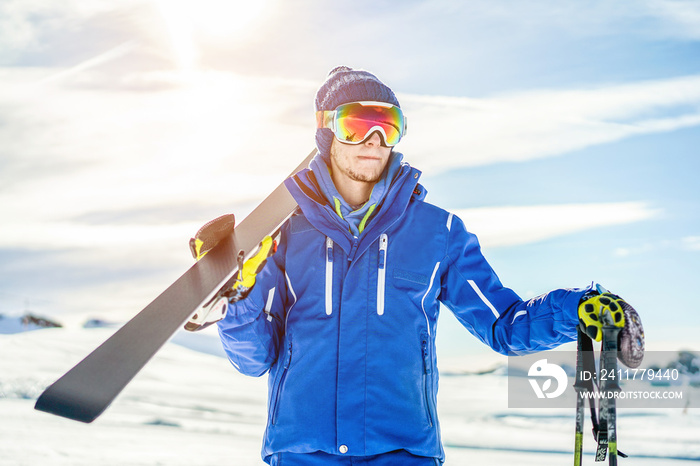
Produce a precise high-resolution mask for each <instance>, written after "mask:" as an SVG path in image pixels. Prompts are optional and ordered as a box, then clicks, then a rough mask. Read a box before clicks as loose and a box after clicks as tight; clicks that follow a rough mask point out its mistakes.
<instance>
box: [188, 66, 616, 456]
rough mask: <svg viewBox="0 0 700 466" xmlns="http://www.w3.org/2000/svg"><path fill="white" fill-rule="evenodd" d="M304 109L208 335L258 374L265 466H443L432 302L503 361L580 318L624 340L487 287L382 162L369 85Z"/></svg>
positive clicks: (453, 225) (556, 297) (388, 134)
mask: <svg viewBox="0 0 700 466" xmlns="http://www.w3.org/2000/svg"><path fill="white" fill-rule="evenodd" d="M315 104H316V110H317V113H316V116H317V123H318V125H317V126H318V129H317V131H316V145H317V147H318V151H319V152H318V154H317V156H316V157H315V158H314V160H313V161H312V162H311V164H310V168H309V169H306V170H302V171H301V172H300V173H298V174H296V175H295V176H293V177H291V178H290V179H288V180H287V181H286V186H287V188H288V189H289V191H290V192H291V194H292V195H293V197H294V198H295V199H296V201H297V203H298V204H299V209H298V211H297V213H296V214H295V215H294V216H293V217H292V218H291V219H290V220H288V221H287V223H286V224H285V225H284V227H283V229H282V233H281V239H280V241H279V247H278V248H277V250H276V252H275V253H274V254H273V255H271V257H270V258H269V259H268V260H267V263H266V264H265V266H264V267H263V268H262V269H261V271H260V272H259V273H258V274H257V276H256V275H255V271H254V270H253V271H252V272H251V273H248V274H246V282H245V284H241V283H239V284H238V286H237V287H236V288H237V290H236V292H235V293H233V294H232V295H235V298H233V299H231V302H230V304H229V307H228V310H227V313H226V316H225V318H224V319H223V320H221V321H219V323H218V327H219V333H220V336H221V340H222V342H223V345H224V347H225V349H226V352H227V354H228V357H229V359H230V361H231V363H232V364H233V365H234V366H235V367H236V368H237V369H238V370H239V371H240V372H242V373H244V374H247V375H252V376H260V375H263V374H264V373H266V372H268V371H269V406H268V422H267V429H266V431H265V437H264V445H263V450H262V456H263V458H264V460H265V461H266V462H268V463H270V464H273V465H275V464H283V465H297V464H299V465H302V464H303V465H315V464H319V465H321V464H322V465H333V464H376V465H380V464H381V465H387V464H399V465H414V464H415V465H425V464H438V463H439V462H442V461H444V452H443V448H442V444H441V440H440V427H439V422H438V418H437V412H436V397H437V388H438V387H437V384H438V375H437V374H438V371H437V367H436V356H435V330H436V325H437V318H438V312H439V306H440V303H442V304H444V305H445V306H446V307H447V308H449V309H450V310H451V311H452V312H454V314H455V315H456V317H457V319H458V320H459V321H460V322H461V323H462V324H463V325H464V326H465V327H466V328H467V330H469V332H471V333H472V334H473V335H475V336H476V337H477V338H479V339H480V340H481V341H483V342H484V343H486V344H487V345H489V346H491V347H492V348H493V349H494V350H496V351H498V352H500V353H503V354H519V353H528V352H534V351H540V350H545V349H550V348H554V347H556V346H558V345H560V344H562V343H565V342H569V341H573V340H575V339H576V333H577V326H578V325H579V321H580V320H581V321H582V322H583V323H584V326H586V327H588V331H589V332H590V333H591V334H592V335H594V337H595V336H598V335H596V334H597V333H599V328H600V323H599V319H598V315H599V314H600V311H601V309H608V310H610V311H611V312H612V314H613V315H614V316H615V318H616V320H617V325H619V326H621V327H622V326H624V322H625V319H624V315H623V312H622V311H621V310H620V308H619V306H617V305H616V304H615V301H616V300H619V298H618V297H616V296H614V295H604V296H603V297H602V300H603V302H602V303H601V295H600V293H599V291H597V290H596V288H594V287H592V286H591V287H589V288H586V289H559V290H554V291H552V292H550V293H548V294H546V295H543V296H539V297H537V298H534V299H532V300H529V301H523V300H521V299H520V298H519V297H518V296H517V295H516V293H515V292H513V291H512V290H510V289H509V288H506V287H504V286H503V285H502V284H501V283H500V281H499V279H498V277H497V276H496V274H495V273H494V271H493V270H492V269H491V267H490V266H489V264H488V262H487V261H486V260H485V259H484V257H483V256H482V254H481V252H480V248H479V243H478V241H477V239H476V237H475V236H474V235H473V234H471V233H469V232H468V231H467V230H466V228H465V226H464V224H463V223H462V221H461V220H460V219H459V218H458V217H456V216H454V215H452V214H450V213H449V212H446V211H445V210H442V209H440V208H438V207H435V206H433V205H430V204H428V203H426V202H424V198H425V194H426V192H425V189H424V188H423V187H422V186H421V185H420V184H418V179H419V176H420V172H419V171H418V170H416V169H415V168H412V167H411V166H410V165H408V164H407V163H405V162H403V161H402V159H403V156H402V155H401V154H400V153H399V152H396V151H395V150H394V146H395V145H396V144H397V143H398V142H399V140H400V139H401V138H402V137H403V136H404V134H405V132H406V120H405V117H404V116H403V113H402V111H401V108H400V105H399V102H398V100H397V98H396V96H395V94H394V92H393V91H392V90H391V89H390V88H389V87H387V86H386V85H385V84H384V83H382V82H381V81H380V80H379V79H377V77H376V76H374V75H372V74H370V73H368V72H366V71H360V70H354V69H351V68H348V67H338V68H335V69H334V70H332V71H331V73H330V74H329V76H328V78H327V80H326V82H325V83H324V84H323V85H322V86H321V88H320V89H319V90H318V93H317V94H316V101H315ZM263 245H264V247H263V249H262V251H264V252H263V253H261V254H264V255H265V256H267V251H268V250H269V249H270V248H271V242H270V241H269V240H267V241H266V242H264V243H263ZM199 253H201V251H197V254H199ZM257 261H258V262H260V259H259V255H258V256H257ZM253 269H255V267H253ZM253 284H254V286H253ZM241 291H243V293H241ZM243 296H245V297H244V298H243V299H241V298H242V297H243ZM579 307H581V309H582V311H581V316H580V317H579Z"/></svg>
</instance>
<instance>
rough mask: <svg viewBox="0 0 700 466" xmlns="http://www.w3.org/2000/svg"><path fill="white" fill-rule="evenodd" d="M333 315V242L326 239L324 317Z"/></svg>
mask: <svg viewBox="0 0 700 466" xmlns="http://www.w3.org/2000/svg"><path fill="white" fill-rule="evenodd" d="M332 313H333V240H332V239H330V238H326V315H331V314H332Z"/></svg>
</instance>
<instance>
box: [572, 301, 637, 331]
mask: <svg viewBox="0 0 700 466" xmlns="http://www.w3.org/2000/svg"><path fill="white" fill-rule="evenodd" d="M623 303H624V304H626V303H625V301H624V300H623V299H622V298H620V297H619V296H617V295H614V294H612V293H603V294H599V295H595V296H591V297H589V298H587V299H584V300H583V301H582V302H581V304H579V306H578V321H579V325H580V326H581V329H582V330H583V331H584V332H586V334H587V335H588V336H589V337H591V338H592V339H593V340H595V341H600V340H602V338H603V325H604V322H603V314H604V313H606V312H609V313H610V316H611V317H612V322H613V323H614V324H615V327H620V328H623V327H624V326H625V313H624V307H623Z"/></svg>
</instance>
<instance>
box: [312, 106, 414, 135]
mask: <svg viewBox="0 0 700 466" xmlns="http://www.w3.org/2000/svg"><path fill="white" fill-rule="evenodd" d="M316 127H317V128H328V129H330V130H331V131H333V134H335V137H336V139H337V140H338V141H340V142H343V143H346V144H360V143H361V142H363V141H364V140H365V139H367V138H368V137H369V136H371V135H372V133H374V132H375V131H379V132H380V133H381V134H382V136H383V137H384V143H385V144H386V145H387V146H395V145H396V144H398V142H399V141H400V140H401V138H402V137H403V136H404V135H405V134H406V117H405V116H404V114H403V112H402V111H401V109H400V108H399V107H397V106H395V105H391V104H387V103H384V102H350V103H347V104H343V105H339V106H338V107H337V108H336V109H335V110H323V111H318V112H316Z"/></svg>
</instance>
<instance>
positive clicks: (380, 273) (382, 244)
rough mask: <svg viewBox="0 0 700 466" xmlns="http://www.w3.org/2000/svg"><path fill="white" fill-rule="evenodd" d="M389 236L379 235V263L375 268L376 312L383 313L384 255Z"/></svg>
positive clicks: (384, 289) (384, 287) (384, 286)
mask: <svg viewBox="0 0 700 466" xmlns="http://www.w3.org/2000/svg"><path fill="white" fill-rule="evenodd" d="M388 246H389V237H388V236H387V235H386V233H383V234H382V235H381V236H380V237H379V265H378V268H377V314H378V315H380V316H381V315H384V293H385V291H386V255H387V250H388Z"/></svg>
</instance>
